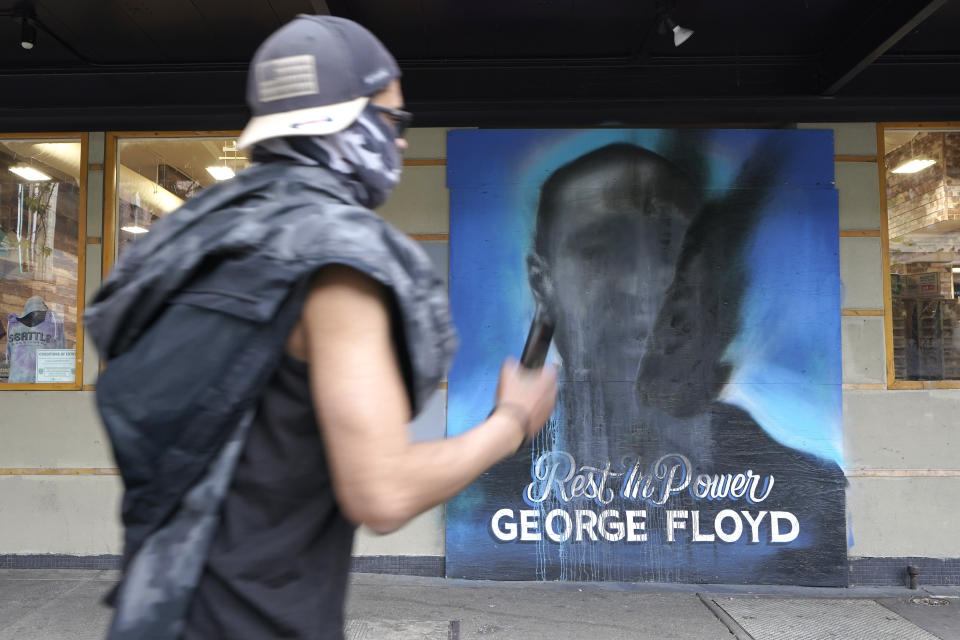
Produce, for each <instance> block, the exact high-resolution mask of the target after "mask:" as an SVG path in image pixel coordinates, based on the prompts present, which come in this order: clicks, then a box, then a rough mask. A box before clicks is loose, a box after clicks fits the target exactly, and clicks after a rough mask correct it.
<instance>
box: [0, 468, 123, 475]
mask: <svg viewBox="0 0 960 640" xmlns="http://www.w3.org/2000/svg"><path fill="white" fill-rule="evenodd" d="M117 475H120V471H119V470H118V469H115V468H112V467H77V468H62V467H59V468H51V467H7V468H4V469H0V476H117Z"/></svg>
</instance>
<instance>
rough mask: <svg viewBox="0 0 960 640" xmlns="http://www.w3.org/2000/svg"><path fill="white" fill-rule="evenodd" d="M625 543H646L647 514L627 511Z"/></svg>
mask: <svg viewBox="0 0 960 640" xmlns="http://www.w3.org/2000/svg"><path fill="white" fill-rule="evenodd" d="M626 514H627V542H646V541H647V534H646V531H645V530H646V528H647V521H646V517H647V512H646V511H645V510H643V509H641V510H640V511H631V510H627V512H626Z"/></svg>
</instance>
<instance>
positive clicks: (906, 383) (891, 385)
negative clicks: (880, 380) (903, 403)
mask: <svg viewBox="0 0 960 640" xmlns="http://www.w3.org/2000/svg"><path fill="white" fill-rule="evenodd" d="M887 388H888V389H891V390H893V391H923V383H922V382H919V381H917V380H890V379H889V378H887Z"/></svg>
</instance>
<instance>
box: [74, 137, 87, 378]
mask: <svg viewBox="0 0 960 640" xmlns="http://www.w3.org/2000/svg"><path fill="white" fill-rule="evenodd" d="M89 143H90V134H88V133H83V134H81V136H80V167H81V168H83V167H86V166H87V163H88V161H89V160H90V156H89V155H88V154H89V151H90V144H89ZM78 204H79V206H80V211H79V215H78V216H77V218H78V219H77V333H76V344H75V345H74V352H73V355H74V365H73V366H74V367H75V369H74V370H73V381H74V383H75V385H76V386H77V387H82V386H83V329H84V326H83V309H84V305H85V304H86V301H87V243H86V242H80V238H83V237H86V233H87V171H83V170H81V171H80V202H79V203H78ZM81 234H82V235H81Z"/></svg>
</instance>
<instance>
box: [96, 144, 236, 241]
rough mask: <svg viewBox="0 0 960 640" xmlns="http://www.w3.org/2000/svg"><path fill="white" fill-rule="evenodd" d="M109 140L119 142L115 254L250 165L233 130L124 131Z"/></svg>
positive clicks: (116, 182) (115, 210) (116, 180)
mask: <svg viewBox="0 0 960 640" xmlns="http://www.w3.org/2000/svg"><path fill="white" fill-rule="evenodd" d="M108 144H115V145H116V147H115V149H116V164H115V167H116V173H115V174H114V176H113V178H114V180H115V182H114V185H115V197H114V203H115V209H114V214H115V216H116V219H115V222H116V224H115V230H116V233H115V247H114V249H115V251H116V256H120V255H123V252H124V250H125V249H126V248H127V247H129V246H130V245H131V244H132V243H133V242H136V240H137V238H138V237H142V236H143V234H145V233H149V231H150V227H151V226H152V225H153V223H154V222H156V221H157V220H159V219H160V218H162V217H163V216H165V215H167V214H168V213H170V212H171V211H173V210H174V209H176V208H177V207H179V206H180V205H181V204H183V202H184V200H186V199H187V198H189V197H190V196H192V195H194V194H195V193H197V192H198V191H199V190H200V189H202V188H204V187H208V186H210V185H212V184H214V183H215V182H217V181H219V180H229V179H231V178H232V177H233V176H234V175H235V174H236V173H237V172H238V171H240V170H241V169H243V168H245V167H246V166H247V165H248V164H249V161H248V159H247V154H246V153H245V152H243V151H239V150H237V139H236V137H235V136H232V135H231V136H209V137H208V136H199V135H190V136H184V134H175V135H173V134H172V135H170V136H164V135H162V134H157V135H151V136H149V137H142V136H140V137H126V136H123V135H122V134H120V135H114V136H111V137H110V140H109V142H108Z"/></svg>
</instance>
